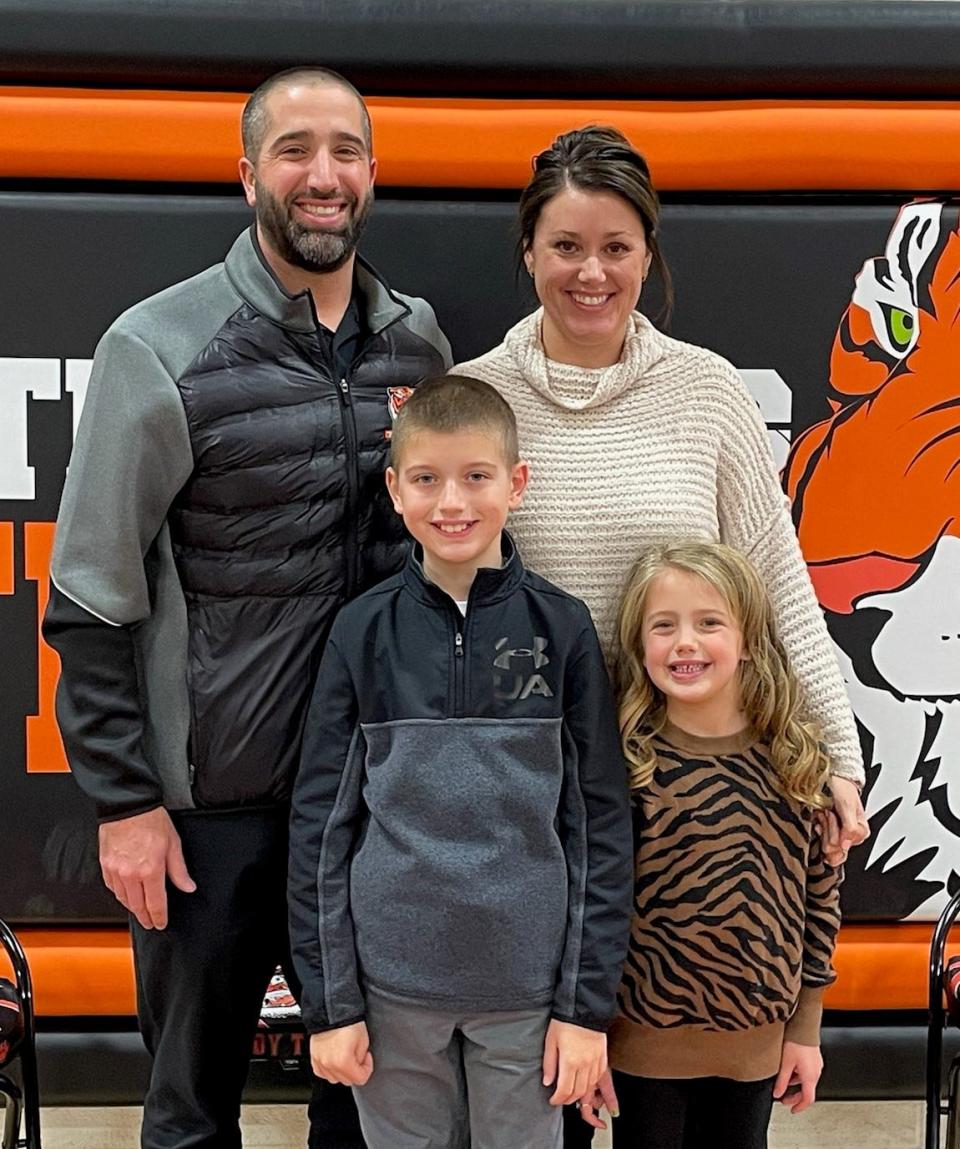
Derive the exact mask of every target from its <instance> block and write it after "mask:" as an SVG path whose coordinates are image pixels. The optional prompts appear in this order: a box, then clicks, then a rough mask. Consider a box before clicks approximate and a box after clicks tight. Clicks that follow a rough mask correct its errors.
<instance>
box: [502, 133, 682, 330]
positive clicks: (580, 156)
mask: <svg viewBox="0 0 960 1149" xmlns="http://www.w3.org/2000/svg"><path fill="white" fill-rule="evenodd" d="M568 187H573V188H580V189H582V190H583V191H593V192H611V193H612V194H613V195H618V196H620V198H621V199H624V200H626V202H627V203H628V204H629V205H630V206H631V207H632V208H633V209H634V211H635V212H636V213H637V215H639V216H640V219H641V221H642V222H643V230H644V235H645V238H646V241H647V248H648V249H649V251H650V254H651V256H652V257H653V266H654V267H655V268H656V269H657V273H658V274H659V276H660V282H661V283H662V284H663V297H664V306H663V311H662V317H663V318H667V317H669V315H670V312H671V310H672V308H673V283H672V281H671V279H670V269H669V268H668V267H667V265H666V263H665V262H664V259H663V255H662V254H661V251H660V200H659V198H658V197H657V192H656V189H655V188H654V186H653V184H652V183H651V181H650V169H649V168H648V167H647V161H646V160H645V159H644V158H643V156H642V155H641V154H640V153H639V152H638V151H637V149H636V148H635V147H634V146H633V145H632V144H631V143H630V141H629V140H628V139H627V137H626V136H625V135H624V134H623V133H622V132H621V131H619V130H618V129H617V128H612V127H605V126H602V125H598V124H590V125H589V126H587V127H585V128H576V129H575V130H574V131H572V132H564V133H563V135H562V136H557V138H556V139H555V140H554V141H553V143H552V144H551V145H550V147H549V148H547V149H546V151H542V152H540V154H539V155H538V156H536V157H535V158H534V161H533V176H532V177H531V179H530V182H529V183H528V184H527V186H526V187H525V188H524V189H523V191H522V192H521V194H520V206H519V215H518V220H517V223H518V228H519V232H520V240H519V244H518V247H519V255H520V259H521V265H522V259H523V256H524V255H525V254H526V252H528V251H529V250H530V247H531V246H532V244H533V236H534V232H535V231H536V229H537V223H538V221H539V219H540V213H541V212H542V211H543V209H544V207H545V206H546V205H547V204H548V203H549V202H550V200H552V199H553V197H554V196H555V195H557V194H558V193H559V192H562V191H563V189H564V188H568Z"/></svg>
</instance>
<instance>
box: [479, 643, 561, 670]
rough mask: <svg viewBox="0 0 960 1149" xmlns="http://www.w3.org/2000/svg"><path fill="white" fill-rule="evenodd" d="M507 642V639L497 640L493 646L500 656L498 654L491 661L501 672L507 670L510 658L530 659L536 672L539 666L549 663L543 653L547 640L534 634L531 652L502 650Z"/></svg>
mask: <svg viewBox="0 0 960 1149" xmlns="http://www.w3.org/2000/svg"><path fill="white" fill-rule="evenodd" d="M509 641H510V639H509V638H498V639H497V641H496V642H495V643H494V644H493V649H494V650H499V651H501V652H502V653H501V654H498V655H497V657H496V658H495V659H494V660H493V665H494V666H499V667H501V668H502V669H503V670H509V669H510V660H511V659H512V658H532V659H533V665H534V666H535V667H536V668H537V670H539V669H540V667H541V666H546V665H547V663H548V662H549V661H550V659H549V658H547V656H546V655H545V654H544V653H543V652H544V651H545V650H546V649H547V640H546V639H545V638H541V637H540V635H539V634H535V635H534V636H533V650H530V649H528V648H526V647H520V648H519V649H517V650H504V649H503V648H504V647H505V646H506V645H507V643H508V642H509Z"/></svg>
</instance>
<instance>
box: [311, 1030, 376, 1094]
mask: <svg viewBox="0 0 960 1149" xmlns="http://www.w3.org/2000/svg"><path fill="white" fill-rule="evenodd" d="M310 1064H311V1066H312V1067H313V1072H314V1073H315V1074H316V1075H317V1077H322V1078H323V1079H324V1081H332V1082H333V1084H334V1085H365V1084H366V1083H367V1081H369V1079H370V1074H371V1073H373V1055H372V1054H371V1053H370V1039H369V1037H368V1036H367V1025H366V1022H363V1021H358V1022H356V1023H355V1024H354V1025H345V1026H343V1028H342V1029H328V1030H327V1031H326V1032H325V1033H314V1034H311V1036H310Z"/></svg>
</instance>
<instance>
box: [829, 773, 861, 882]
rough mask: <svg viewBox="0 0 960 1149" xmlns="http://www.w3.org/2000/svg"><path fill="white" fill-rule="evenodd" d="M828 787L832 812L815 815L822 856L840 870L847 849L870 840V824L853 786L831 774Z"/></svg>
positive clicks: (845, 779)
mask: <svg viewBox="0 0 960 1149" xmlns="http://www.w3.org/2000/svg"><path fill="white" fill-rule="evenodd" d="M829 786H830V793H831V794H832V795H833V809H832V810H822V811H820V812H819V813H818V815H817V817H818V819H819V822H820V836H821V838H822V840H823V856H824V857H825V858H826V860H827V862H828V863H829V864H830V865H831V866H842V865H843V863H844V862H845V861H846V860H847V854H848V852H849V851H850V849H851V848H852V847H853V846H859V845H860V843H861V842H865V841H866V840H867V838H869V837H870V824H869V822H867V815H866V813H865V812H864V809H863V803H862V802H861V801H860V791H859V790H858V789H857V786H856V784H855V783H854V782H851V781H850V779H849V778H838V777H837V776H836V775H835V774H831V775H830V779H829Z"/></svg>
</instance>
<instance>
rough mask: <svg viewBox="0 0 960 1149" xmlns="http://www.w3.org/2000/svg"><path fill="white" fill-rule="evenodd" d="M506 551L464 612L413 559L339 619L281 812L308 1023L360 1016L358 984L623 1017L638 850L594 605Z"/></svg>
mask: <svg viewBox="0 0 960 1149" xmlns="http://www.w3.org/2000/svg"><path fill="white" fill-rule="evenodd" d="M508 553H509V558H508V560H507V561H506V563H505V565H504V566H503V568H502V569H500V570H481V571H479V572H478V574H477V577H476V580H475V581H474V584H473V587H472V589H471V592H470V598H469V602H468V606H467V613H466V617H465V618H464V617H463V616H461V614H460V611H459V609H458V608H457V606H456V604H455V603H454V602H453V601H452V600H451V599H450V598H449V597H448V596H447V595H446V594H445V593H444V592H443V591H441V590H440V589H439V588H438V587H436V586H435V585H433V584H432V583H430V582H429V581H427V580H426V579H425V577H424V575H423V572H422V569H421V567H420V563H419V561H417V559H416V558H415V557H413V558H411V559H410V561H408V563H407V565H406V567H405V568H404V570H403V572H402V573H400V574H398V575H396V576H394V577H393V578H391V579H388V580H387V581H386V582H384V583H382V584H381V585H380V586H378V587H376V588H375V589H374V590H372V591H369V592H368V593H366V594H364V595H362V596H361V597H360V598H358V599H356V600H355V601H354V602H352V603H351V604H350V605H349V606H347V607H345V608H344V610H343V611H342V612H341V613H340V615H339V616H338V618H337V620H336V622H335V623H334V627H333V632H332V634H331V637H330V641H329V643H328V645H327V648H326V651H325V653H324V656H323V661H322V663H321V667H320V673H319V676H318V678H317V684H316V688H315V690H314V694H313V700H312V702H311V705H310V710H309V712H308V718H307V726H306V731H305V736H304V743H303V757H302V762H301V767H300V771H299V774H298V777H297V783H296V787H295V790H294V806H293V815H292V820H291V853H290V913H291V924H290V930H291V942H292V945H293V952H294V961H295V964H296V968H297V972H298V974H299V976H300V979H301V981H302V983H303V993H302V996H301V1005H302V1008H303V1013H304V1019H305V1021H306V1024H307V1027H308V1029H310V1030H311V1031H317V1030H321V1029H325V1028H333V1027H337V1026H343V1025H348V1024H350V1023H351V1022H354V1021H357V1020H358V1019H360V1018H361V1017H362V1016H363V1011H364V1006H363V997H362V993H361V985H362V984H369V985H371V986H373V987H374V988H376V989H378V990H380V991H382V992H384V993H387V994H389V995H390V996H392V997H394V998H399V999H401V1000H406V1001H410V1002H413V1003H418V1004H420V1005H426V1006H432V1007H434V1008H443V1009H463V1010H465V1011H469V1012H481V1011H491V1010H512V1009H531V1008H535V1007H537V1006H539V1005H550V1007H551V1009H552V1012H553V1016H555V1017H557V1018H559V1019H561V1020H563V1021H569V1022H573V1023H575V1024H578V1025H583V1026H587V1027H589V1028H596V1029H603V1028H605V1027H606V1025H607V1024H608V1023H609V1022H610V1021H611V1019H612V1017H613V1013H614V1007H615V994H616V989H617V985H618V984H619V980H620V971H621V967H622V964H623V959H624V956H625V952H626V945H627V934H628V928H629V921H630V909H631V897H632V889H633V880H632V869H633V844H632V838H631V827H630V816H629V804H628V795H627V781H626V771H625V768H624V764H623V759H622V755H621V751H620V740H619V735H618V731H617V723H616V717H615V714H614V708H613V703H612V698H611V694H610V687H609V683H608V680H607V672H606V667H605V665H604V660H603V656H602V654H601V652H600V646H599V643H598V641H597V637H596V632H595V630H594V627H593V623H592V621H591V619H590V615H589V613H588V612H587V609H586V607H585V606H584V605H583V603H581V602H580V601H579V600H578V599H575V598H573V597H572V596H570V595H568V594H566V593H565V592H564V591H561V590H559V589H558V588H557V587H555V586H552V585H551V584H550V583H548V582H546V581H545V580H544V579H542V578H539V577H538V576H537V575H534V574H530V573H529V572H526V571H525V570H524V569H523V565H522V563H521V562H520V558H519V556H518V555H516V554H515V553H513V552H512V547H511V546H510V544H509V542H508Z"/></svg>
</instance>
